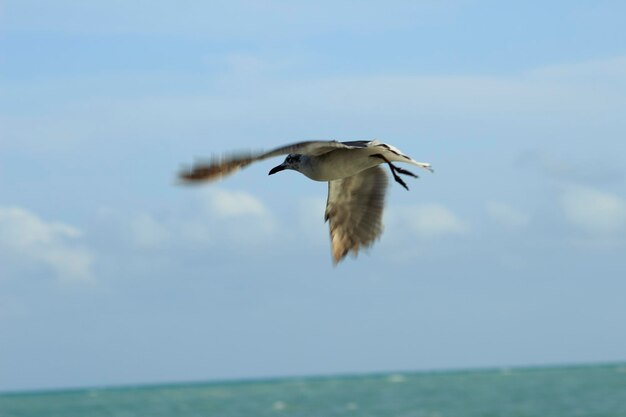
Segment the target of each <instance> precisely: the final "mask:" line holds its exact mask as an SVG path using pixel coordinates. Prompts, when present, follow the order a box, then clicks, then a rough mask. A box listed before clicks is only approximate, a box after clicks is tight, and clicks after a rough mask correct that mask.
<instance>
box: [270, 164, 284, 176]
mask: <svg viewBox="0 0 626 417" xmlns="http://www.w3.org/2000/svg"><path fill="white" fill-rule="evenodd" d="M286 168H287V167H285V165H284V164H280V165H278V166H277V167H274V168H272V169H271V170H270V173H269V174H267V175H272V174H276V173H277V172H280V171H282V170H284V169H286Z"/></svg>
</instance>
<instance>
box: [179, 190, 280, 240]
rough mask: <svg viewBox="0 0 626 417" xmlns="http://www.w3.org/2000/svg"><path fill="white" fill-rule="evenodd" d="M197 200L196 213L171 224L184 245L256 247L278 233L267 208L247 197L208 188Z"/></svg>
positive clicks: (235, 192) (239, 192)
mask: <svg viewBox="0 0 626 417" xmlns="http://www.w3.org/2000/svg"><path fill="white" fill-rule="evenodd" d="M197 196H198V199H197V200H195V202H194V203H193V204H197V209H195V210H194V209H193V208H192V210H193V213H192V214H189V215H188V216H187V217H185V218H177V219H173V220H172V221H171V223H170V227H171V229H172V230H174V232H173V233H174V234H175V235H176V236H177V237H178V238H180V239H182V240H183V241H187V242H201V243H217V242H219V243H233V244H258V243H260V242H265V241H267V240H268V239H270V238H272V237H273V236H274V235H275V234H276V233H277V232H278V225H277V222H276V220H275V219H274V217H273V216H272V215H271V213H270V212H269V210H268V209H267V207H265V205H264V204H263V203H262V202H261V201H260V200H259V199H258V198H256V197H255V196H254V195H252V194H250V193H247V192H244V191H231V190H227V189H224V188H218V187H207V188H205V189H203V190H201V191H200V192H199V194H197Z"/></svg>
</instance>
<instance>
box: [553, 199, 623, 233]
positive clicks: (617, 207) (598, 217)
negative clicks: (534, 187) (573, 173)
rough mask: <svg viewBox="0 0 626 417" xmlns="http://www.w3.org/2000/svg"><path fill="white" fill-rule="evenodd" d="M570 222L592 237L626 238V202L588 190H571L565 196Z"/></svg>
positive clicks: (562, 200) (563, 207) (564, 207)
mask: <svg viewBox="0 0 626 417" xmlns="http://www.w3.org/2000/svg"><path fill="white" fill-rule="evenodd" d="M561 207H562V209H563V212H564V214H565V217H566V218H567V220H568V221H569V222H570V223H571V224H572V225H573V226H575V227H576V228H577V229H579V230H580V231H582V232H584V233H586V234H588V235H589V236H592V237H600V238H620V237H626V200H624V199H623V198H621V197H619V196H617V195H615V194H610V193H605V192H602V191H598V190H595V189H592V188H586V187H568V188H567V189H566V190H565V191H564V193H563V194H562V196H561Z"/></svg>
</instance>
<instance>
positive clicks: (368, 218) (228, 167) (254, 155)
mask: <svg viewBox="0 0 626 417" xmlns="http://www.w3.org/2000/svg"><path fill="white" fill-rule="evenodd" d="M280 155H287V157H286V158H285V160H284V161H283V163H282V164H280V165H278V166H276V167H274V168H272V169H271V170H270V172H269V175H273V174H275V173H277V172H280V171H283V170H288V169H291V170H294V171H298V172H300V173H301V174H304V175H305V176H307V177H308V178H310V179H312V180H315V181H326V182H328V199H327V201H326V212H325V216H324V220H325V221H328V222H329V226H330V241H331V247H332V255H333V261H334V263H335V264H337V263H338V262H339V261H341V260H342V259H343V258H344V257H345V256H346V255H347V254H348V252H352V253H353V254H354V255H357V254H358V252H359V249H360V248H361V247H368V246H370V245H371V244H372V243H373V242H374V240H376V239H377V238H378V237H379V236H380V235H381V233H382V214H383V207H384V203H385V191H386V190H387V175H386V174H385V171H384V170H383V169H382V168H381V167H380V166H379V165H381V164H387V166H389V169H390V170H391V174H392V176H393V179H394V180H395V181H396V182H397V183H399V184H400V185H401V186H402V187H404V188H405V189H407V190H408V189H409V188H408V186H407V185H406V183H405V182H404V180H403V179H402V178H400V174H402V175H407V176H411V177H414V178H417V175H415V174H414V173H412V172H411V171H408V170H406V169H404V168H400V167H398V166H397V165H395V164H394V162H405V163H407V164H411V165H415V166H417V167H420V168H423V169H425V170H427V171H430V172H433V170H432V168H431V165H430V164H428V163H425V162H417V161H415V160H413V159H412V158H411V157H409V156H407V155H405V154H403V153H402V152H400V150H398V149H397V148H395V147H393V146H391V145H388V144H386V143H382V142H380V141H378V140H371V141H365V140H359V141H352V142H338V141H334V140H333V141H307V142H299V143H294V144H291V145H286V146H281V147H280V148H277V149H274V150H271V151H269V152H239V153H231V154H226V155H222V156H213V157H212V158H211V159H210V160H208V161H205V162H198V163H196V164H195V165H193V166H192V167H191V168H187V169H184V170H182V171H181V172H180V174H179V178H180V179H181V180H182V181H183V182H186V183H196V182H202V181H211V180H218V179H221V178H223V177H225V176H227V175H230V174H232V173H234V172H235V171H237V170H239V169H241V168H244V167H246V166H248V165H250V164H251V163H253V162H257V161H261V160H264V159H268V158H272V157H275V156H280Z"/></svg>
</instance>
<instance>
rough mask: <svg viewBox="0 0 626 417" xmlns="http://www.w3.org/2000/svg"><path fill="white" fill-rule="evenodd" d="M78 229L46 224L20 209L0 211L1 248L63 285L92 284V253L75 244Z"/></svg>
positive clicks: (3, 208) (18, 260)
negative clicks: (49, 273) (44, 270)
mask: <svg viewBox="0 0 626 417" xmlns="http://www.w3.org/2000/svg"><path fill="white" fill-rule="evenodd" d="M81 235H82V234H81V232H80V230H78V229H77V228H75V227H73V226H70V225H67V224H64V223H48V222H45V221H43V220H42V219H41V218H39V217H38V216H37V215H35V214H34V213H31V212H30V211H28V210H25V209H22V208H19V207H0V248H2V249H4V250H6V251H7V252H9V253H10V254H13V255H15V256H12V257H11V259H12V260H16V261H17V262H20V263H30V262H37V263H39V264H42V265H45V266H46V267H47V268H49V269H51V270H52V271H54V272H55V274H56V275H57V277H58V278H59V279H61V280H63V281H75V282H77V281H91V280H93V271H92V264H93V261H94V258H95V257H94V255H93V253H92V252H91V251H90V250H88V249H86V248H85V247H83V246H80V245H79V244H76V241H77V240H79V239H80V238H81Z"/></svg>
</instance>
